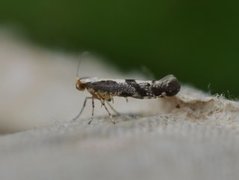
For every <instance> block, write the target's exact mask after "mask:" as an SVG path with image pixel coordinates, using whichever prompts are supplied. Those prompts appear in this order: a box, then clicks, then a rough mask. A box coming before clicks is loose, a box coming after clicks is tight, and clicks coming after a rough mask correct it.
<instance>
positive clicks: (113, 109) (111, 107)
mask: <svg viewBox="0 0 239 180" xmlns="http://www.w3.org/2000/svg"><path fill="white" fill-rule="evenodd" d="M106 103H107V105H108V106H109V107H110V109H111V110H112V111H114V113H115V114H117V115H120V113H119V112H117V111H116V110H115V108H114V107H113V106H112V105H111V104H110V103H109V102H108V101H106Z"/></svg>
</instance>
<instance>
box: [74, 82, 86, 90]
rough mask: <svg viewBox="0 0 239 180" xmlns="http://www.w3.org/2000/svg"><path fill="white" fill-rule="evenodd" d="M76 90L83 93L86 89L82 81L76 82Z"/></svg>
mask: <svg viewBox="0 0 239 180" xmlns="http://www.w3.org/2000/svg"><path fill="white" fill-rule="evenodd" d="M76 89H78V90H80V91H83V90H84V89H85V86H84V85H83V84H82V83H81V82H80V80H77V82H76Z"/></svg>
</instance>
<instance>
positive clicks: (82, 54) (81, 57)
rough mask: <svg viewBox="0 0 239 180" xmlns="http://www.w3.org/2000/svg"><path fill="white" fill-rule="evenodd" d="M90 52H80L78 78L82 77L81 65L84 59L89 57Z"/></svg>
mask: <svg viewBox="0 0 239 180" xmlns="http://www.w3.org/2000/svg"><path fill="white" fill-rule="evenodd" d="M89 54H90V53H89V52H87V51H86V52H83V53H81V54H80V56H79V63H78V65H77V71H76V78H77V79H79V78H80V65H81V62H82V60H83V59H84V57H87V56H88V55H89Z"/></svg>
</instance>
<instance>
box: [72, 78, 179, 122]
mask: <svg viewBox="0 0 239 180" xmlns="http://www.w3.org/2000/svg"><path fill="white" fill-rule="evenodd" d="M76 89H78V90H79V91H84V90H87V91H88V92H89V93H90V94H91V96H89V97H86V98H85V100H84V103H83V106H82V108H81V111H80V112H79V114H78V115H77V116H76V117H75V118H74V119H73V120H76V119H78V118H79V117H80V115H81V113H82V112H83V110H84V108H85V106H86V102H87V100H89V99H91V101H92V116H91V120H90V121H89V123H88V124H90V123H91V122H92V120H93V116H94V107H95V105H94V100H95V99H98V100H99V101H100V102H101V105H102V106H103V107H104V108H105V110H106V111H107V112H108V114H109V116H110V119H111V120H112V122H113V123H115V121H114V120H113V118H112V114H111V113H110V111H109V110H108V108H107V106H106V104H107V105H108V107H110V108H111V109H112V110H113V111H114V112H115V113H117V111H115V109H114V108H113V107H112V106H111V105H110V103H109V102H110V101H113V100H114V99H113V98H114V97H115V96H118V97H124V98H126V100H127V98H128V97H131V98H137V99H150V98H159V97H164V96H174V95H176V94H177V93H178V92H179V90H180V83H179V82H178V80H177V78H176V77H175V76H174V75H167V76H165V77H163V78H162V79H160V80H148V81H143V80H135V79H125V80H123V79H99V78H97V77H93V78H90V77H82V78H78V79H77V81H76Z"/></svg>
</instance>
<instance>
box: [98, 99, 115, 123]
mask: <svg viewBox="0 0 239 180" xmlns="http://www.w3.org/2000/svg"><path fill="white" fill-rule="evenodd" d="M101 103H102V106H104V108H105V110H106V111H107V112H108V114H109V116H110V120H111V121H112V123H113V124H115V120H114V119H113V117H112V114H111V113H110V111H109V110H108V108H107V106H106V105H105V101H103V100H101Z"/></svg>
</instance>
